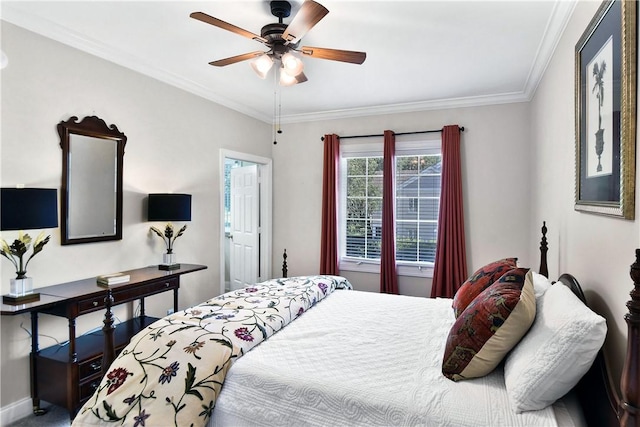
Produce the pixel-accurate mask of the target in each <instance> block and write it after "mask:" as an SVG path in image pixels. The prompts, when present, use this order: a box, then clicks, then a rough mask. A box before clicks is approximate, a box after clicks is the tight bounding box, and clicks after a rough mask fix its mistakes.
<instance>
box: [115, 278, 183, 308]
mask: <svg viewBox="0 0 640 427" xmlns="http://www.w3.org/2000/svg"><path fill="white" fill-rule="evenodd" d="M179 287H180V279H179V278H177V277H174V278H168V279H166V280H158V281H155V282H150V283H147V284H144V285H139V286H136V287H131V288H127V289H116V290H114V292H113V305H118V304H122V303H124V302H127V301H133V300H136V299H139V298H143V297H147V296H150V295H154V294H159V293H161V292H166V291H169V290H171V289H177V288H179Z"/></svg>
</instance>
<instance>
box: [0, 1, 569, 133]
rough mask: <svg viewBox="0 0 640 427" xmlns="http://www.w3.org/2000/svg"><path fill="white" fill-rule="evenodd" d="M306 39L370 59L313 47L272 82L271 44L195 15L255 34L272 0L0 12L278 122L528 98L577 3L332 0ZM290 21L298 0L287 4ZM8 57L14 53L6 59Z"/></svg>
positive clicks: (28, 6) (76, 4)
mask: <svg viewBox="0 0 640 427" xmlns="http://www.w3.org/2000/svg"><path fill="white" fill-rule="evenodd" d="M319 2H320V3H321V4H323V5H324V6H325V7H326V8H327V9H329V14H328V15H327V16H325V17H324V19H322V20H321V21H320V22H319V23H318V24H317V25H316V26H315V27H313V28H312V29H311V30H310V31H309V32H308V33H307V35H306V36H304V38H303V39H302V43H301V44H300V45H301V46H302V45H308V46H319V47H326V48H334V49H346V50H356V51H364V52H366V53H367V59H366V61H365V62H364V64H362V65H354V64H346V63H342V62H335V61H327V60H321V59H315V58H309V57H305V58H303V62H304V64H305V70H304V72H305V74H306V76H307V77H308V79H309V81H308V82H306V83H303V84H298V85H295V86H291V87H282V88H280V87H279V86H276V85H275V84H274V79H273V73H274V70H272V71H271V74H270V76H268V77H267V79H265V80H261V79H259V78H258V77H257V76H256V75H255V73H254V72H253V70H252V69H251V67H250V66H249V61H245V62H240V63H237V64H233V65H229V66H227V67H223V68H220V67H212V66H210V65H209V64H208V63H209V62H210V61H212V60H216V59H221V58H226V57H229V56H234V55H239V54H242V53H246V52H251V51H255V50H266V49H265V48H264V46H263V45H262V44H260V43H258V42H256V41H254V40H250V39H247V38H244V37H241V36H239V35H237V34H233V33H231V32H229V31H225V30H222V29H220V28H217V27H214V26H211V25H208V24H205V23H203V22H200V21H197V20H195V19H192V18H190V17H189V14H190V13H191V12H194V11H201V12H205V13H207V14H209V15H211V16H214V17H216V18H219V19H221V20H223V21H226V22H229V23H231V24H234V25H236V26H238V27H241V28H243V29H246V30H248V31H251V32H253V33H256V34H260V29H261V28H262V26H263V25H265V24H267V23H271V22H277V18H275V17H274V16H273V15H271V13H270V9H269V2H268V1H258V0H254V1H232V0H217V1H208V2H204V1H137V2H130V1H68V2H61V1H5V0H2V2H1V3H0V8H1V9H0V17H1V18H2V20H4V21H7V22H10V23H13V24H15V25H18V26H20V27H23V28H26V29H28V30H31V31H34V32H37V33H39V34H42V35H44V36H46V37H49V38H52V39H54V40H58V41H60V42H62V43H65V44H68V45H70V46H73V47H75V48H78V49H80V50H83V51H86V52H88V53H91V54H93V55H96V56H99V57H102V58H104V59H106V60H109V61H112V62H114V63H117V64H120V65H122V66H125V67H128V68H131V69H133V70H136V71H138V72H141V73H144V74H147V75H149V76H152V77H154V78H156V79H158V80H161V81H164V82H166V83H169V84H171V85H174V86H177V87H179V88H182V89H184V90H187V91H189V92H192V93H195V94H197V95H200V96H202V97H204V98H207V99H209V100H212V101H214V102H217V103H219V104H222V105H225V106H227V107H230V108H232V109H235V110H237V111H240V112H242V113H245V114H247V115H250V116H252V117H255V118H257V119H260V120H263V121H265V122H267V123H271V122H272V120H273V117H274V104H275V103H274V98H275V94H276V91H280V96H281V114H282V118H281V121H282V122H283V123H287V122H296V121H307V120H316V119H324V118H337V117H353V116H362V115H370V114H384V113H392V112H407V111H420V110H428V109H434V108H438V109H440V108H448V107H458V106H472V105H486V104H495V103H505V102H520V101H528V100H530V99H531V96H532V95H533V93H534V92H535V89H536V87H537V85H538V82H539V80H540V78H541V76H542V74H543V72H544V69H545V68H546V66H547V63H548V61H549V58H550V57H551V55H552V53H553V50H554V48H555V46H556V43H557V41H558V39H559V37H560V35H561V33H562V31H563V30H564V27H565V25H566V22H567V21H568V19H569V17H570V15H571V13H572V11H573V8H574V7H575V2H574V1H573V0H571V1H568V0H565V1H542V0H532V1H524V0H522V1H519V0H511V1H426V0H423V1H372V0H368V1H340V0H338V1H336V0H319ZM291 3H292V6H293V9H292V13H291V17H289V18H286V19H285V21H284V22H285V23H289V22H290V21H291V19H292V18H293V16H295V13H296V11H297V10H298V9H299V7H300V5H301V4H302V1H301V0H294V1H292V2H291ZM9 66H11V58H9Z"/></svg>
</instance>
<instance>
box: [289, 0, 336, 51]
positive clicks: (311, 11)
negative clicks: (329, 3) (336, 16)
mask: <svg viewBox="0 0 640 427" xmlns="http://www.w3.org/2000/svg"><path fill="white" fill-rule="evenodd" d="M327 13H329V10H328V9H327V8H326V7H324V6H323V5H321V4H320V3H316V2H315V1H313V0H306V1H305V2H304V3H303V4H302V7H301V8H300V10H299V11H298V13H297V14H296V16H294V17H293V20H292V21H291V23H290V24H289V25H288V26H287V29H286V30H285V31H284V33H283V34H282V38H283V39H284V40H285V41H286V42H287V43H290V44H295V43H297V42H298V41H299V40H300V39H301V38H302V37H304V35H305V34H307V31H309V30H310V29H311V28H313V27H314V25H316V24H317V23H318V22H320V20H321V19H322V18H324V17H325V15H326V14H327Z"/></svg>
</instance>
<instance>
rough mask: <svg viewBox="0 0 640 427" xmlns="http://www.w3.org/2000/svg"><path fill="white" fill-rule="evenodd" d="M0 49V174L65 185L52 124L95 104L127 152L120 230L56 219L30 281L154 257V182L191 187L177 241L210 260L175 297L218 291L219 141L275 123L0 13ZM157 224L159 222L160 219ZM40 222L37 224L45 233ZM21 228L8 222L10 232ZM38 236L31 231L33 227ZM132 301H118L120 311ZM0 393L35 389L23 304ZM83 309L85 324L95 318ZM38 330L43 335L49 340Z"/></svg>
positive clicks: (230, 145) (50, 325)
mask: <svg viewBox="0 0 640 427" xmlns="http://www.w3.org/2000/svg"><path fill="white" fill-rule="evenodd" d="M2 49H3V51H4V52H5V53H6V54H7V56H8V57H9V66H8V67H7V68H5V69H3V70H2V71H1V72H0V77H1V84H2V87H1V89H2V105H1V106H2V131H1V132H2V133H1V137H2V145H1V157H2V160H1V164H0V166H1V182H2V186H3V187H5V186H8V187H12V186H15V185H17V184H24V185H25V186H38V187H47V188H58V189H59V188H60V184H61V170H62V153H61V151H62V150H61V149H60V146H59V138H58V134H57V131H56V125H57V124H58V123H59V122H60V121H61V120H67V119H69V117H71V116H74V115H75V116H79V117H80V118H83V117H84V116H89V115H97V116H99V117H101V118H102V119H104V120H105V121H106V122H107V124H115V125H117V126H118V129H120V130H121V131H122V132H124V133H125V134H126V135H127V137H128V141H127V145H126V148H125V156H124V209H123V210H124V212H123V214H124V224H123V239H122V240H121V241H114V242H103V243H90V244H81V245H70V246H61V245H60V229H59V228H58V229H52V230H48V231H49V232H50V233H51V241H50V242H49V244H47V246H45V249H44V251H43V252H42V253H40V254H38V255H37V256H36V257H35V258H34V259H33V260H32V261H31V263H30V264H29V269H28V273H29V276H32V277H33V278H34V286H35V287H41V286H46V285H52V284H56V283H61V282H66V281H71V280H76V279H82V278H86V277H92V276H96V275H98V274H103V273H110V272H115V271H120V270H126V269H131V268H137V267H142V266H147V265H151V264H157V263H158V262H159V261H160V259H161V257H162V255H161V254H162V252H164V250H165V249H164V244H163V243H162V241H161V240H160V239H159V238H158V237H157V236H155V235H151V234H149V231H148V230H149V225H150V224H149V223H147V222H146V213H145V212H143V200H144V198H145V197H146V195H147V194H148V193H150V192H170V191H174V192H185V193H189V194H192V195H193V206H192V210H193V212H192V221H191V222H190V223H188V229H187V231H186V233H185V234H184V236H182V237H180V239H178V240H177V242H176V244H175V250H176V252H177V254H178V257H179V260H181V261H182V262H190V263H199V264H205V265H207V266H208V267H209V268H208V269H207V270H205V271H202V272H197V273H193V274H191V275H187V276H184V277H183V279H182V282H181V284H182V287H181V292H180V306H181V307H187V306H190V305H193V304H196V303H198V302H201V301H203V300H205V299H206V298H209V297H212V296H214V295H217V294H218V293H219V285H218V282H219V277H220V272H219V267H218V265H219V260H220V255H219V248H220V245H219V244H218V242H219V237H220V236H219V228H220V218H219V216H220V215H219V212H220V210H219V200H220V198H219V194H218V193H219V188H220V184H219V175H220V174H219V170H218V169H219V150H220V148H226V149H231V150H234V151H240V152H246V153H250V154H254V155H258V156H263V157H269V156H270V155H271V136H270V126H269V125H268V124H265V123H263V122H261V121H258V120H255V119H252V118H249V117H247V116H244V115H242V114H239V113H237V112H234V111H232V110H229V109H227V108H224V107H221V106H219V105H216V104H214V103H211V102H209V101H206V100H204V99H202V98H200V97H197V96H194V95H191V94H189V93H187V92H184V91H182V90H179V89H176V88H173V87H171V86H168V85H166V84H164V83H160V82H158V81H156V80H154V79H151V78H148V77H145V76H143V75H141V74H138V73H136V72H133V71H130V70H128V69H125V68H123V67H120V66H117V65H114V64H112V63H109V62H106V61H104V60H102V59H98V58H96V57H94V56H91V55H88V54H86V53H83V52H81V51H79V50H76V49H73V48H70V47H67V46H64V45H62V44H59V43H57V42H54V41H52V40H49V39H46V38H43V37H41V36H39V35H36V34H34V33H31V32H29V31H25V30H23V29H21V28H19V27H16V26H13V25H11V24H8V23H6V22H2ZM156 225H161V224H156ZM38 232H39V231H34V233H38ZM16 236H17V233H16V232H3V233H2V237H3V238H5V239H7V240H13V239H14V238H15V237H16ZM32 237H35V235H32ZM0 272H1V273H0V290H1V291H2V292H1V293H2V294H6V293H8V292H9V279H10V278H11V277H14V274H15V273H14V271H13V268H12V265H11V264H10V263H9V262H8V261H7V260H1V261H0ZM172 300H173V299H172V297H171V295H170V294H162V295H158V296H154V297H152V298H150V299H149V305H148V312H149V314H150V315H155V316H160V315H164V314H166V310H167V309H168V308H170V307H171V306H172ZM134 309H135V307H134V306H133V305H130V306H128V307H118V311H117V312H116V314H117V315H118V317H119V318H122V319H123V320H124V319H126V318H127V316H128V315H130V313H131V312H132V311H133V310H134ZM0 322H1V333H2V347H1V350H0V357H1V371H0V377H1V379H2V381H1V400H0V405H2V407H5V406H6V405H8V404H10V403H13V402H16V401H18V400H20V399H24V398H26V397H28V396H29V382H28V380H27V379H28V378H29V368H28V354H29V351H30V340H29V335H28V333H27V332H26V331H25V330H23V329H20V325H21V324H23V325H24V327H26V328H27V329H30V320H29V316H28V315H20V316H11V317H10V316H2V317H1V318H0ZM100 322H101V317H100V316H99V315H97V316H92V315H89V316H82V317H81V318H80V319H78V332H79V333H82V332H84V331H86V330H88V329H91V328H93V327H95V326H98V325H100ZM40 325H41V329H42V330H41V333H42V334H46V335H51V336H53V337H54V338H56V339H57V340H59V341H65V340H66V331H67V323H66V320H65V319H60V318H54V317H52V316H47V315H43V316H41V321H40ZM54 343H55V341H54V340H53V339H51V338H47V337H42V338H41V346H42V347H43V348H44V347H47V346H49V345H52V344H54Z"/></svg>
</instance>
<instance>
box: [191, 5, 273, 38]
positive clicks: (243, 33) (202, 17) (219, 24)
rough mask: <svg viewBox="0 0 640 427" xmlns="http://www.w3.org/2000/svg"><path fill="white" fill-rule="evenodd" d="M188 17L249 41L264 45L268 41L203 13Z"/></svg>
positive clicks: (195, 13) (194, 13)
mask: <svg viewBox="0 0 640 427" xmlns="http://www.w3.org/2000/svg"><path fill="white" fill-rule="evenodd" d="M189 16H190V17H192V18H193V19H197V20H198V21H202V22H205V23H207V24H211V25H213V26H215V27H218V28H222V29H223V30H227V31H231V32H232V33H235V34H239V35H241V36H243V37H246V38H249V39H253V40H257V41H259V42H261V43H265V44H267V43H268V41H267V39H265V38H264V37H262V36H259V35H257V34H254V33H252V32H251V31H247V30H244V29H242V28H240V27H236V26H235V25H233V24H229V23H228V22H225V21H223V20H221V19H218V18H214V17H213V16H210V15H207V14H206V13H204V12H193V13H192V14H191V15H189Z"/></svg>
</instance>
